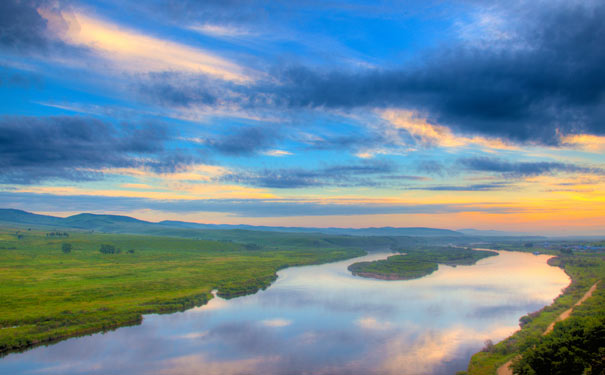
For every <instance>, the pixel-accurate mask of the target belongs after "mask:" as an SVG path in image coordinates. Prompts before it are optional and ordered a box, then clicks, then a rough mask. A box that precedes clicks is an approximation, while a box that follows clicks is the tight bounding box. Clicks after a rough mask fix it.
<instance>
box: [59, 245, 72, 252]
mask: <svg viewBox="0 0 605 375" xmlns="http://www.w3.org/2000/svg"><path fill="white" fill-rule="evenodd" d="M61 250H63V252H64V253H65V254H69V253H71V244H70V243H64V244H63V245H61Z"/></svg>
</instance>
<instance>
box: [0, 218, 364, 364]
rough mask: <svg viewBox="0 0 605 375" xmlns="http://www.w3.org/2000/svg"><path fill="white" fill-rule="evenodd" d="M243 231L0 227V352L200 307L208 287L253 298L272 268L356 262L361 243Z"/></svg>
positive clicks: (273, 275) (222, 293)
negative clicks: (202, 233)
mask: <svg viewBox="0 0 605 375" xmlns="http://www.w3.org/2000/svg"><path fill="white" fill-rule="evenodd" d="M245 232H246V231H242V232H241V233H239V236H235V235H233V234H231V235H230V237H231V238H235V240H227V239H226V238H227V237H229V233H228V232H222V233H220V234H217V236H219V237H223V238H222V240H221V241H217V240H203V239H195V240H194V239H188V238H176V237H162V236H157V235H156V236H150V235H131V234H102V233H93V232H91V231H83V230H82V231H78V230H73V229H71V230H56V231H55V230H52V231H50V230H37V229H29V230H28V229H27V228H8V227H4V228H1V229H0V286H1V287H0V353H4V354H5V353H8V352H11V351H18V350H23V349H26V348H29V347H32V346H35V345H39V344H44V343H49V342H52V341H56V340H60V339H65V338H68V337H72V336H77V335H82V334H87V333H94V332H99V331H103V330H109V329H113V328H116V327H119V326H124V325H131V324H138V323H139V322H141V320H142V315H143V314H149V313H169V312H175V311H180V310H184V309H188V308H191V307H194V306H199V305H203V304H204V303H206V302H207V301H208V300H209V299H210V298H212V294H211V291H212V290H215V289H216V290H218V295H220V296H222V297H224V298H231V297H235V296H240V295H244V294H249V293H254V292H256V291H258V290H260V289H263V288H266V287H268V286H269V285H270V284H271V283H272V282H273V281H274V280H275V279H276V277H277V276H276V271H278V270H279V269H282V268H285V267H291V266H298V265H308V264H318V263H325V262H332V261H336V260H342V259H347V258H352V257H356V256H361V255H363V254H364V253H365V251H364V250H363V249H362V248H363V246H364V245H366V244H367V240H366V239H364V238H363V237H359V238H358V239H357V240H356V239H355V238H348V237H342V238H340V237H330V236H320V235H296V236H293V235H290V236H289V235H287V234H280V235H275V234H264V235H263V234H262V233H260V232H257V233H245ZM339 238H340V240H341V241H340V242H342V244H341V243H339V241H338V239H339ZM65 244H68V245H65ZM68 248H69V249H68ZM101 249H104V250H105V251H104V252H105V253H102V252H101V251H100V250H101ZM108 249H113V251H109V250H108Z"/></svg>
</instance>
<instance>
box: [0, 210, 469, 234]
mask: <svg viewBox="0 0 605 375" xmlns="http://www.w3.org/2000/svg"><path fill="white" fill-rule="evenodd" d="M0 223H4V224H21V225H32V226H45V227H61V228H77V229H85V230H96V231H101V232H117V233H145V232H148V231H149V230H155V231H157V230H170V229H198V230H234V229H240V230H249V231H264V232H290V233H324V234H339V235H356V236H418V237H463V236H464V234H463V233H460V232H456V231H453V230H449V229H438V228H424V227H412V228H395V227H380V228H373V227H372V228H359V229H357V228H305V227H279V226H276V227H271V226H254V225H244V224H242V225H230V224H200V223H191V222H184V221H170V220H165V221H161V222H159V223H154V222H150V221H145V220H139V219H136V218H133V217H130V216H120V215H97V214H91V213H81V214H77V215H73V216H69V217H66V218H61V217H55V216H48V215H39V214H34V213H31V212H27V211H22V210H16V209H0Z"/></svg>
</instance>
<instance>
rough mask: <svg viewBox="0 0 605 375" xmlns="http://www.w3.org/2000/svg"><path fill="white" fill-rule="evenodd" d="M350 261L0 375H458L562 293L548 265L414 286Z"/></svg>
mask: <svg viewBox="0 0 605 375" xmlns="http://www.w3.org/2000/svg"><path fill="white" fill-rule="evenodd" d="M388 255H390V254H387V253H373V254H370V255H368V256H365V257H362V258H357V259H355V260H347V261H341V262H336V263H331V264H324V265H319V266H306V267H296V268H289V269H285V270H282V271H280V272H279V273H278V275H279V278H278V279H277V281H276V282H275V283H274V284H273V285H272V286H271V287H270V288H268V289H267V290H265V291H261V292H259V293H257V294H255V295H250V296H245V297H240V298H235V299H232V300H224V299H222V298H215V299H213V300H211V301H210V302H209V303H208V304H207V305H205V306H202V307H199V308H194V309H191V310H188V311H185V312H182V313H175V314H170V315H155V314H154V315H146V316H145V318H144V321H143V323H142V324H141V325H139V326H134V327H125V328H120V329H118V330H116V331H113V332H108V333H105V334H95V335H91V336H85V337H80V338H74V339H69V340H66V341H63V342H60V343H57V344H54V345H51V346H48V347H40V348H36V349H33V350H30V351H27V352H24V353H18V354H11V355H9V356H7V357H5V358H3V359H0V373H2V374H104V375H108V374H129V375H130V374H157V375H161V374H164V375H165V374H208V375H211V374H228V375H236V374H237V375H240V374H263V375H270V374H279V375H283V374H350V375H357V374H359V375H366V374H381V375H382V374H384V375H390V374H398V375H400V374H453V373H455V372H456V371H458V370H464V369H466V366H467V363H468V360H469V359H470V356H471V355H472V354H473V353H474V352H476V351H478V350H479V349H481V347H482V346H483V342H484V341H485V340H486V339H491V340H493V341H494V342H497V341H499V340H501V339H503V338H505V337H507V336H509V335H510V334H511V333H512V332H514V331H515V330H516V329H518V319H519V317H521V316H522V315H524V314H526V313H527V312H531V311H535V310H538V309H539V308H541V307H542V306H544V305H548V304H550V303H551V302H552V300H553V298H555V297H556V296H557V295H559V293H560V292H561V289H562V288H564V287H565V286H566V285H568V284H569V278H568V277H567V275H566V274H565V273H564V272H563V271H562V270H561V269H559V268H555V267H550V266H548V265H547V264H546V260H547V259H548V256H546V255H539V256H535V255H532V254H526V253H513V252H500V255H498V256H495V257H490V258H486V259H482V260H480V261H479V262H478V263H477V264H476V265H473V266H458V267H449V266H443V265H440V266H439V270H438V271H436V272H435V273H433V274H431V275H429V276H426V277H423V278H421V279H416V280H407V281H385V280H374V279H365V278H361V277H356V276H352V275H351V274H350V272H349V271H347V266H348V265H349V264H352V263H354V262H357V261H360V260H373V259H382V258H385V257H386V256H388Z"/></svg>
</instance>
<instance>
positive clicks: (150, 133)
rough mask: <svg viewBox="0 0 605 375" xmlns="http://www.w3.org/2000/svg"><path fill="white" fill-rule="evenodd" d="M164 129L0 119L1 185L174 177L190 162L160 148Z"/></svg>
mask: <svg viewBox="0 0 605 375" xmlns="http://www.w3.org/2000/svg"><path fill="white" fill-rule="evenodd" d="M167 136H168V134H167V131H166V129H165V128H164V127H162V126H159V125H153V124H148V125H145V126H133V125H122V126H120V127H117V126H114V125H112V124H109V123H106V122H102V121H100V120H96V119H93V118H87V117H69V116H54V117H27V116H5V117H2V118H0V146H1V147H0V168H1V169H2V175H1V177H0V181H1V182H3V183H18V184H30V183H35V182H39V181H42V180H47V179H56V178H60V179H67V180H91V179H99V178H102V176H103V173H102V169H104V168H148V169H150V170H153V171H156V172H170V171H175V170H177V169H178V168H180V166H182V165H187V164H190V163H192V162H193V161H194V160H193V159H194V158H192V157H191V156H188V155H184V154H179V153H176V152H168V151H167V150H165V148H164V143H165V141H166V138H167Z"/></svg>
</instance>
